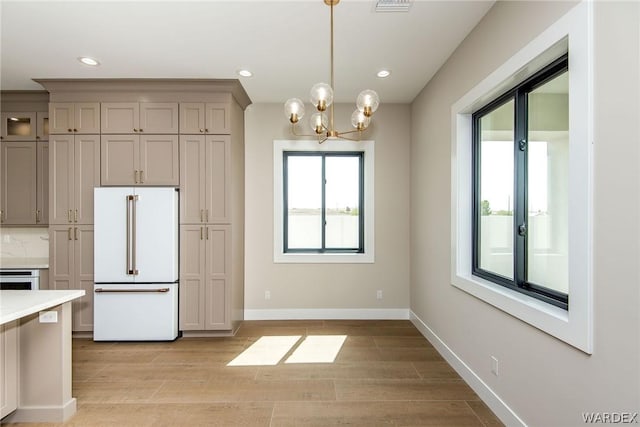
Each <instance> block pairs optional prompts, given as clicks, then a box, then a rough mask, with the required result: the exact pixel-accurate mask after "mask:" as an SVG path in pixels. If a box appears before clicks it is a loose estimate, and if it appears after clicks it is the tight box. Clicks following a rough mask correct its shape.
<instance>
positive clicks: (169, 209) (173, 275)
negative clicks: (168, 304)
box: [134, 187, 178, 283]
mask: <svg viewBox="0 0 640 427" xmlns="http://www.w3.org/2000/svg"><path fill="white" fill-rule="evenodd" d="M135 194H136V196H137V200H136V202H135V204H136V208H135V210H136V219H135V221H136V223H135V230H136V235H135V241H134V251H135V252H134V253H135V260H134V261H135V262H134V268H135V269H136V270H137V275H136V276H135V281H136V282H145V283H163V282H165V283H167V282H176V281H177V280H178V192H177V191H176V189H175V188H140V187H136V188H135Z"/></svg>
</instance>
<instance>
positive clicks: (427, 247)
mask: <svg viewBox="0 0 640 427" xmlns="http://www.w3.org/2000/svg"><path fill="white" fill-rule="evenodd" d="M570 7H571V4H569V3H562V2H548V3H546V2H545V3H543V2H499V3H497V4H496V5H495V6H494V7H493V8H492V9H491V10H490V11H489V13H488V14H487V15H486V16H485V18H484V19H483V20H482V21H481V22H480V23H479V25H478V26H477V27H476V28H475V29H474V31H473V32H472V33H471V34H470V35H469V36H468V37H467V39H465V41H464V42H463V43H462V44H461V45H460V46H459V48H458V49H457V50H456V52H455V53H454V54H453V55H452V56H451V57H450V58H449V60H448V61H447V63H446V64H445V65H444V66H443V68H441V70H440V71H439V72H438V74H437V75H436V76H435V77H434V78H433V79H432V80H431V81H430V82H429V84H428V85H427V86H426V87H425V88H424V90H423V91H422V92H421V93H420V94H419V95H418V96H417V98H416V99H415V100H414V102H413V104H412V143H411V202H412V205H411V236H412V240H411V310H412V312H413V313H414V314H415V315H416V316H417V317H418V318H419V319H420V320H421V321H422V322H424V324H426V325H427V326H428V327H429V328H430V329H431V330H432V331H433V332H434V333H435V335H436V336H437V337H439V338H440V340H442V342H443V343H444V344H445V345H446V346H447V347H448V349H449V350H450V351H451V352H452V353H451V354H454V355H455V356H457V357H458V358H459V361H460V363H459V365H458V366H459V367H462V368H461V371H462V372H464V373H465V375H466V378H467V379H469V378H472V379H473V380H474V381H473V383H475V384H476V386H478V385H479V386H480V387H479V388H482V389H484V390H485V391H489V393H488V394H487V393H485V396H487V395H491V391H493V393H495V395H493V398H492V399H489V400H488V401H489V403H491V404H492V405H493V409H494V410H495V411H496V412H498V413H500V414H501V415H502V416H503V417H504V418H503V419H504V420H506V421H508V422H509V423H510V424H516V423H517V422H518V417H519V418H520V420H521V421H522V422H523V423H525V424H528V425H534V426H551V425H553V426H558V425H562V426H570V425H583V424H584V421H583V418H582V413H583V412H591V411H608V412H625V411H627V412H636V411H640V348H639V347H640V342H639V340H640V318H639V315H638V311H639V310H638V306H639V302H640V291H639V289H638V283H640V277H639V272H638V261H639V260H640V250H639V244H640V230H639V227H638V222H637V218H638V216H639V215H640V188H639V183H640V175H639V172H638V170H639V168H638V164H639V161H640V153H639V148H638V147H639V146H640V144H639V140H640V129H639V125H638V117H639V116H640V107H639V102H640V101H639V100H640V96H638V95H639V94H640V87H639V79H638V76H639V75H640V67H639V65H640V64H639V54H640V46H639V41H640V40H639V39H640V34H639V33H638V31H639V30H638V22H639V17H640V4H638V3H637V2H627V3H612V2H596V3H595V4H594V38H595V40H594V44H595V46H594V48H595V51H594V57H595V58H596V59H595V60H596V63H595V64H594V65H595V68H594V76H595V81H594V105H595V117H594V119H595V121H594V126H595V149H594V161H595V166H594V167H595V170H594V184H595V185H594V188H595V194H594V199H595V209H594V258H595V259H594V265H593V269H594V289H595V292H594V318H595V323H594V342H595V344H594V351H593V354H592V355H591V356H589V355H587V354H585V353H582V352H581V351H579V350H576V349H575V348H573V347H571V346H569V345H567V344H565V343H564V342H561V341H559V340H557V339H555V338H553V337H551V336H549V335H547V334H545V333H544V332H541V331H540V330H538V329H535V328H533V327H531V326H529V325H528V324H526V323H524V322H521V321H520V320H517V319H515V318H513V317H511V316H509V315H507V314H505V313H503V312H501V311H500V310H497V309H495V308H493V307H492V306H490V305H488V304H486V303H484V302H482V301H480V300H478V299H475V298H474V297H472V296H470V295H468V294H466V293H464V292H463V291H461V290H459V289H457V288H455V287H453V286H451V285H450V284H449V283H450V280H449V272H450V270H449V266H450V262H451V259H450V252H449V250H448V245H447V249H446V250H443V242H448V241H449V240H450V231H451V230H450V215H451V212H450V197H451V192H450V183H451V180H450V173H451V169H450V164H451V123H450V121H451V118H450V117H451V105H452V104H453V103H454V102H455V101H457V100H458V99H459V98H460V97H461V96H462V95H464V94H465V93H466V92H467V91H469V90H470V89H471V88H472V87H474V86H475V85H476V84H478V83H479V82H480V81H481V80H482V79H483V78H485V77H486V76H487V75H488V74H490V73H491V72H492V71H493V70H495V69H496V68H497V67H498V66H500V65H501V64H503V63H504V62H505V61H506V60H507V59H509V58H510V57H511V56H512V55H514V54H515V53H516V52H517V51H518V50H519V49H520V48H522V47H523V46H524V45H526V44H527V43H528V42H529V41H531V40H532V39H533V38H534V37H536V36H537V35H538V34H540V33H541V32H542V31H543V30H544V29H545V28H547V27H548V26H549V25H550V24H552V23H553V22H555V21H556V20H557V19H558V18H559V17H561V16H562V15H563V14H564V13H565V12H566V11H567V10H569V9H570ZM523 19H525V20H526V25H522V22H523ZM491 356H495V357H496V358H498V360H499V363H500V365H499V376H494V375H493V374H492V373H491V371H490V370H491V361H490V357H491ZM500 400H502V402H500ZM507 407H508V408H510V409H511V410H512V411H513V412H514V413H515V414H516V417H511V418H509V417H508V416H509V411H508V410H507V409H506V408H507Z"/></svg>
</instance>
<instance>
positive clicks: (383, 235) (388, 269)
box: [245, 100, 410, 311]
mask: <svg viewBox="0 0 640 427" xmlns="http://www.w3.org/2000/svg"><path fill="white" fill-rule="evenodd" d="M383 101H384V100H383ZM354 108H355V107H354V106H352V105H338V106H337V108H336V113H335V115H336V128H337V129H339V130H347V129H350V128H351V124H350V122H349V120H350V118H351V113H352V111H353V109H354ZM283 111H284V110H283V106H282V105H281V104H254V105H251V106H249V108H247V110H246V113H245V123H246V126H245V128H246V135H245V137H246V138H245V143H246V164H245V170H246V184H245V185H246V187H245V190H246V224H245V231H246V240H245V266H246V271H245V309H246V310H249V311H250V310H264V309H266V310H269V309H272V310H282V309H404V310H405V311H406V310H407V308H408V307H409V141H410V137H409V131H410V110H409V106H408V105H393V104H382V105H381V106H380V109H379V110H378V111H377V112H376V114H375V115H374V125H373V127H372V128H371V129H370V132H369V133H368V135H367V139H372V140H375V255H376V260H375V263H374V264H274V262H273V140H274V139H291V138H290V136H289V127H288V121H287V119H286V118H285V117H284V112H283ZM308 114H309V113H308ZM303 121H305V122H306V117H305V119H303ZM304 131H305V132H306V129H304ZM267 290H268V291H270V292H271V299H270V300H268V301H267V300H265V297H264V294H265V291H267ZM377 290H382V291H383V299H382V300H377V299H376V291H377Z"/></svg>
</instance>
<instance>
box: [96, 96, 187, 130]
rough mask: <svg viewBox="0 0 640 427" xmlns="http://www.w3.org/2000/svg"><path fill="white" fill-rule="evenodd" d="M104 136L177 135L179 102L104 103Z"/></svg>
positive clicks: (102, 113)
mask: <svg viewBox="0 0 640 427" xmlns="http://www.w3.org/2000/svg"><path fill="white" fill-rule="evenodd" d="M100 115H101V119H102V129H101V130H102V133H103V134H131V133H141V134H177V133H178V103H177V102H140V103H138V102H103V103H102V107H101V113H100Z"/></svg>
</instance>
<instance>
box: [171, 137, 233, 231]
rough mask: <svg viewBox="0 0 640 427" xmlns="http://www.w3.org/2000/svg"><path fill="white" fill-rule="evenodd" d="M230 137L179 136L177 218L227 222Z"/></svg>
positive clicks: (186, 222) (194, 220) (187, 222)
mask: <svg viewBox="0 0 640 427" xmlns="http://www.w3.org/2000/svg"><path fill="white" fill-rule="evenodd" d="M230 163H231V137H230V136H228V135H207V136H204V135H182V136H180V195H181V198H180V221H181V223H183V224H197V223H210V224H214V223H229V222H230V216H229V211H230V209H229V197H230V179H231V176H230Z"/></svg>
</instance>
